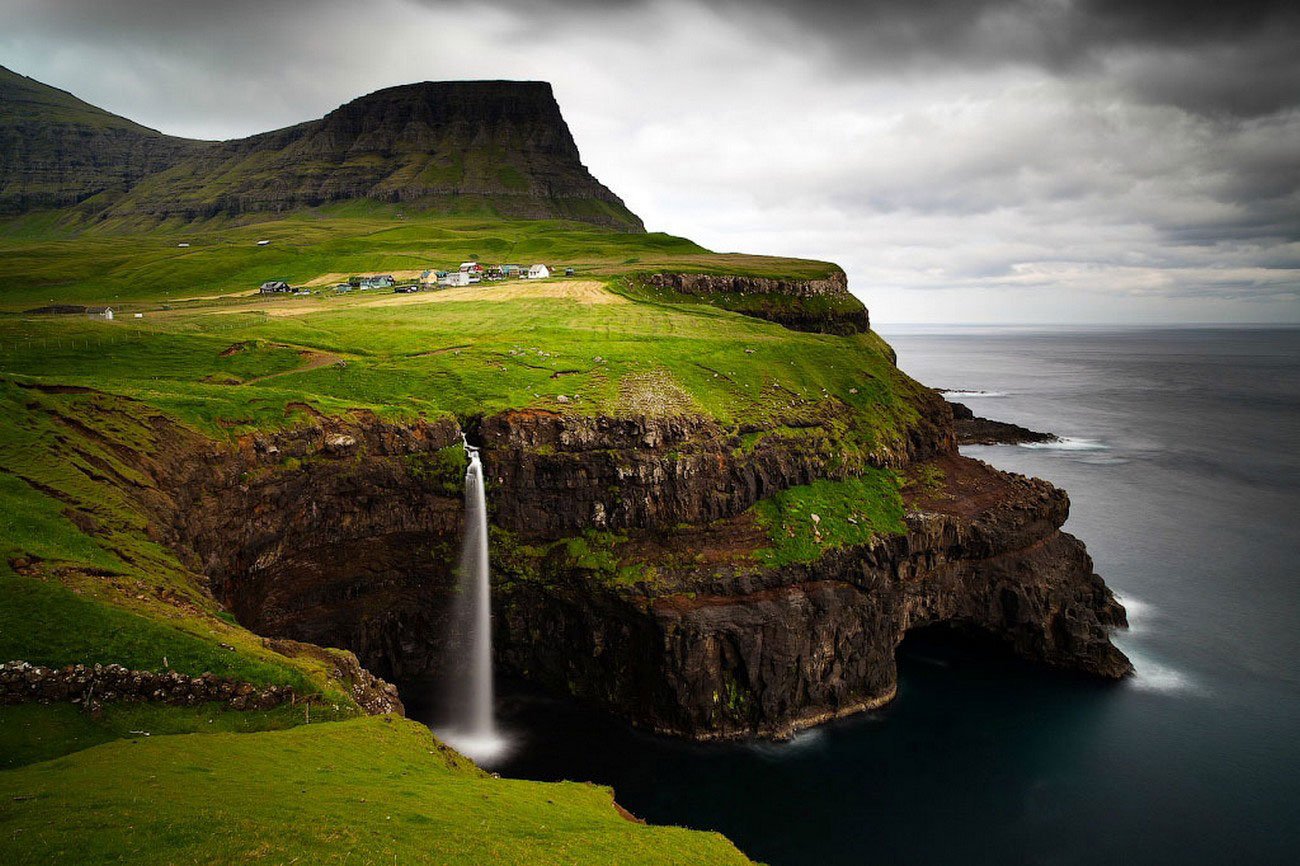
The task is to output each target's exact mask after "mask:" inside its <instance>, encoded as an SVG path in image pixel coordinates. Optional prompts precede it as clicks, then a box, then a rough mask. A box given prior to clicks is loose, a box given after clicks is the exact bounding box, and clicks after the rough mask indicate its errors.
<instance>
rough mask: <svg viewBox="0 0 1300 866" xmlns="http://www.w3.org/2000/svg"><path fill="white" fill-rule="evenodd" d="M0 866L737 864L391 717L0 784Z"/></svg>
mask: <svg viewBox="0 0 1300 866" xmlns="http://www.w3.org/2000/svg"><path fill="white" fill-rule="evenodd" d="M0 803H3V806H2V807H0V853H3V856H4V861H5V862H6V863H13V864H23V863H33V864H35V863H39V864H46V863H54V862H73V861H75V862H107V861H127V862H132V863H236V862H248V861H262V862H269V863H290V862H299V863H393V862H398V863H411V862H415V863H446V864H459V863H464V864H483V863H520V864H546V863H628V864H632V863H661V864H662V863H682V864H686V863H693V864H706V863H717V864H726V863H745V862H747V861H746V860H745V858H744V857H743V856H742V855H741V854H740V853H739V852H737V851H736V850H735V848H734V847H732V846H731V845H730V843H728V842H727V841H726V840H725V839H724V838H722V837H721V836H719V835H718V834H715V833H700V832H695V831H688V830H682V829H676V828H666V827H649V826H645V825H641V824H638V823H635V822H633V821H629V820H627V819H626V818H624V817H622V816H620V815H619V814H618V813H617V812H616V811H615V809H614V806H613V803H612V802H611V792H610V791H609V789H607V788H599V787H595V786H592V785H583V784H573V783H558V784H539V783H536V782H521V781H514V780H506V779H494V778H492V777H490V776H487V775H485V774H483V773H481V772H479V771H477V770H475V769H473V768H472V767H471V766H467V765H466V764H465V763H464V762H463V759H457V758H456V757H455V756H454V755H453V754H452V753H449V752H445V751H442V750H441V749H440V748H439V747H438V745H437V744H436V743H435V741H434V740H433V738H432V737H431V736H430V734H429V732H428V730H427V729H425V728H423V727H422V726H420V725H418V724H416V723H414V722H408V721H406V720H403V719H393V718H391V717H379V718H367V719H359V720H356V721H351V722H340V723H332V724H325V725H302V726H298V727H295V728H293V729H290V730H286V731H277V732H272V733H255V734H204V735H198V734H190V735H178V736H166V737H149V738H137V739H133V740H124V741H117V742H114V743H109V744H106V745H101V746H98V747H96V748H92V749H88V750H85V751H81V752H78V753H77V754H74V755H70V756H68V757H64V758H59V759H57V760H54V761H48V762H44V763H40V764H34V765H31V766H27V767H23V768H20V769H16V770H9V771H6V772H3V773H0Z"/></svg>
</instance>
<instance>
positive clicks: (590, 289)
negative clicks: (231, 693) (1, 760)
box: [0, 206, 921, 863]
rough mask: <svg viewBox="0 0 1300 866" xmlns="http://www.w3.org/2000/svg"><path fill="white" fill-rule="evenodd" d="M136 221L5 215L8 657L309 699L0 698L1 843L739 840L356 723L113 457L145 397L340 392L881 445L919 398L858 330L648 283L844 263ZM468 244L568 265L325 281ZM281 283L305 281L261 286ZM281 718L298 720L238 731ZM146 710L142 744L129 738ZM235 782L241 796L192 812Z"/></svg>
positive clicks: (162, 856)
mask: <svg viewBox="0 0 1300 866" xmlns="http://www.w3.org/2000/svg"><path fill="white" fill-rule="evenodd" d="M133 228H134V227H133V226H132V224H131V223H130V222H129V221H122V222H117V223H105V224H102V225H99V226H95V227H90V226H87V225H77V224H71V223H66V222H60V221H58V220H52V219H50V218H45V217H25V218H20V219H18V220H15V221H11V222H9V223H7V224H5V226H4V232H3V233H2V235H0V308H3V309H4V310H6V312H0V523H2V524H3V525H2V527H0V528H2V529H3V533H2V535H3V543H2V545H0V547H2V548H3V549H0V656H3V657H5V658H6V659H9V658H23V659H26V660H28V661H32V662H39V663H42V664H47V665H64V664H71V663H76V662H82V663H94V662H102V663H110V662H111V663H119V664H123V665H126V666H128V667H133V668H137V669H148V670H158V669H162V668H163V666H164V665H165V666H168V667H170V668H171V669H173V670H180V671H181V672H183V673H187V674H191V675H193V674H198V673H201V672H203V671H212V672H214V673H220V674H223V675H228V676H232V677H235V678H238V679H242V680H246V681H249V682H255V683H268V684H288V685H292V686H293V687H294V688H295V689H296V690H297V691H298V692H300V693H302V694H305V695H312V696H315V697H316V699H317V700H316V703H314V704H313V709H311V711H310V721H311V724H310V725H309V726H306V725H305V724H304V723H306V722H307V721H308V712H307V711H306V710H305V709H303V708H294V707H283V708H280V709H278V710H273V711H255V712H245V713H237V712H234V711H228V710H224V709H222V708H221V707H219V706H215V705H214V706H200V707H187V708H180V707H168V706H152V705H150V706H135V707H129V706H124V705H119V706H113V705H109V706H107V707H106V708H105V711H104V713H103V715H102V716H100V717H97V718H92V717H90V716H87V715H86V714H84V713H82V712H81V711H80V710H77V709H73V708H72V707H70V706H68V705H62V706H30V705H24V706H17V707H7V708H0V741H3V742H4V744H5V747H6V750H7V754H8V755H9V758H8V766H10V767H11V768H12V769H8V770H5V771H4V772H0V790H3V791H4V794H5V796H6V797H12V798H18V799H17V800H14V801H13V802H15V803H18V804H19V805H21V808H12V809H8V810H6V811H5V813H4V815H3V817H0V838H3V840H4V844H5V845H6V846H10V845H11V843H13V842H14V840H21V841H22V842H23V843H24V844H21V845H19V846H18V848H17V849H16V854H15V856H14V857H13V858H10V859H14V861H15V862H24V859H23V858H26V859H27V860H30V861H32V862H35V861H37V860H44V859H48V858H49V857H51V856H57V855H59V854H60V852H61V851H62V852H64V855H65V856H66V851H67V850H68V849H65V848H63V847H60V846H62V845H65V844H67V843H65V842H62V841H60V836H59V834H58V833H49V834H46V835H45V836H44V837H42V838H41V839H40V840H39V841H38V842H37V843H36V844H30V845H29V844H26V843H28V842H30V840H31V839H32V838H33V835H32V834H29V831H30V830H31V829H32V828H35V827H37V826H41V827H46V826H50V825H49V824H48V823H47V822H51V821H53V822H54V825H53V826H55V827H64V828H66V827H67V822H68V821H70V820H71V818H69V817H68V816H72V815H77V816H83V817H84V816H88V819H87V820H86V821H84V822H82V823H81V825H80V829H79V830H78V832H77V834H76V836H75V837H72V838H75V839H76V840H77V842H76V844H78V845H84V846H88V847H86V848H84V850H87V851H99V852H102V853H104V854H105V855H107V854H109V853H113V854H122V855H130V856H133V857H136V856H139V857H145V858H146V859H147V858H149V857H152V858H153V859H154V860H156V861H159V862H164V861H172V860H176V859H188V858H189V857H191V856H192V855H194V854H195V853H196V852H199V851H201V850H202V851H207V852H209V853H208V854H207V858H208V859H212V860H220V859H222V858H223V857H229V858H237V857H242V856H245V855H252V854H255V853H259V852H261V853H262V854H263V855H265V856H269V857H271V858H272V859H277V858H280V857H281V856H282V854H284V853H285V852H287V851H289V850H292V851H293V852H294V853H298V852H306V853H307V854H308V855H311V856H314V857H315V859H330V858H335V859H340V858H341V857H342V856H343V855H344V854H346V852H347V851H349V850H355V851H356V852H357V853H358V854H361V853H366V855H367V856H371V855H373V854H375V852H377V851H381V850H382V851H383V852H386V853H385V856H389V853H388V852H396V853H399V854H402V853H403V852H414V851H416V850H417V848H418V847H419V846H425V850H424V856H425V857H426V858H431V859H435V860H446V861H448V862H456V861H455V859H454V858H453V856H452V852H463V854H462V856H463V857H464V858H465V862H481V860H482V859H485V858H488V857H490V856H497V857H499V858H500V859H502V860H504V861H506V862H561V861H564V862H569V861H573V860H578V861H584V862H589V861H598V860H619V861H620V862H639V861H641V860H645V861H647V862H648V861H651V860H654V861H656V862H663V861H668V862H720V863H721V862H743V860H742V858H741V857H740V855H738V854H737V853H736V852H735V850H734V849H733V848H731V847H730V845H729V844H727V843H726V842H725V840H721V839H720V838H719V837H716V836H707V835H701V834H690V833H686V832H684V831H675V830H655V829H651V828H645V827H642V826H640V825H637V824H634V823H630V822H628V821H626V820H624V819H622V818H620V817H618V815H617V814H616V813H615V812H614V811H613V809H612V807H611V805H610V803H609V794H608V792H605V791H601V790H599V789H594V788H590V787H585V786H560V787H554V786H541V785H530V784H526V783H516V782H503V781H499V780H493V779H490V778H486V777H483V776H481V775H480V774H477V773H475V772H474V771H472V770H470V769H467V768H465V767H463V766H460V765H459V764H457V763H456V761H455V759H454V758H449V757H447V756H446V754H445V753H443V752H442V751H441V750H440V749H439V748H438V747H437V746H436V745H435V744H434V742H433V741H432V740H431V739H430V738H429V737H428V735H427V733H424V732H421V731H419V730H417V729H416V726H413V725H410V724H408V723H406V722H402V721H397V720H394V721H391V722H387V721H383V720H374V719H370V720H356V721H347V719H350V718H353V717H355V716H357V715H359V713H360V710H359V708H358V707H357V705H356V704H355V703H354V702H353V701H352V699H351V698H350V696H349V694H348V691H347V684H346V683H344V682H341V681H340V680H339V679H338V678H337V675H336V670H335V666H334V665H333V664H332V663H331V660H330V657H329V656H323V657H322V656H316V655H310V654H307V655H297V656H290V655H284V654H282V653H280V652H278V651H276V649H275V648H273V647H270V646H268V645H266V644H264V643H263V642H262V641H261V640H260V639H259V638H258V637H257V636H256V635H253V634H251V633H249V632H248V631H246V630H244V629H243V628H241V627H240V626H239V625H238V624H236V623H234V622H233V621H232V619H231V618H230V617H229V615H228V614H226V613H225V612H224V611H222V610H221V609H220V607H219V606H218V605H217V604H216V602H215V601H214V600H213V599H212V597H211V596H210V595H209V594H208V593H207V592H206V590H205V589H204V583H203V578H202V577H201V576H200V575H198V574H196V573H194V572H192V571H190V570H189V569H188V568H187V567H186V566H185V565H184V564H183V563H181V562H180V561H178V560H177V558H176V557H175V555H174V554H173V553H172V552H171V551H169V550H168V549H167V548H166V547H164V546H162V545H161V544H160V543H158V541H157V540H156V538H155V536H154V534H153V533H152V532H151V530H150V527H149V526H148V521H147V520H146V519H145V518H144V517H143V516H142V515H140V514H139V513H138V512H137V511H136V510H135V509H134V508H133V506H132V503H131V502H130V500H129V497H126V496H125V495H124V494H123V491H124V490H126V489H129V488H130V486H131V485H143V484H148V483H149V482H148V479H146V478H142V477H139V476H138V475H136V474H134V473H133V470H132V469H131V468H130V465H129V461H125V460H123V459H122V457H123V454H124V453H128V452H130V451H132V450H138V449H139V448H141V447H143V446H142V444H141V443H142V442H144V441H146V440H145V438H144V435H143V433H142V431H143V430H144V429H145V426H142V425H148V424H149V423H150V422H149V419H150V418H151V417H152V416H154V415H161V416H164V417H166V418H168V419H170V420H172V421H175V422H179V423H181V424H182V425H184V426H186V427H188V428H190V429H192V430H194V431H196V432H198V433H201V434H202V435H203V436H206V437H208V438H210V439H213V440H219V441H221V440H229V439H231V438H233V437H237V436H239V435H240V434H243V433H247V432H251V431H258V430H273V429H278V428H284V427H289V426H293V425H296V424H299V423H302V422H304V421H305V420H307V419H308V417H309V416H310V415H312V414H314V413H324V414H328V415H338V414H344V413H348V412H351V411H354V410H358V409H360V410H367V411H370V412H374V413H375V414H377V415H379V416H381V417H384V418H387V419H391V420H413V419H417V418H421V417H422V418H424V419H427V420H433V419H435V418H438V417H445V416H456V417H458V418H461V419H465V418H469V417H474V416H479V415H483V414H487V413H492V412H496V411H501V410H506V409H523V408H531V409H542V410H547V411H551V412H557V413H578V414H584V415H615V416H620V415H637V414H659V415H680V414H688V415H704V416H707V417H709V418H711V419H713V420H715V421H716V422H718V423H719V424H720V425H722V426H723V427H724V428H725V429H728V430H730V431H732V432H733V433H735V434H736V435H737V436H741V435H742V431H745V432H744V433H743V437H745V441H750V440H752V439H753V438H754V437H756V436H761V435H763V432H762V431H764V430H791V429H796V428H797V429H799V430H807V431H819V432H818V435H821V436H825V437H833V438H834V439H835V441H837V442H839V443H841V444H842V447H843V448H845V449H850V450H853V451H855V452H862V451H864V450H865V449H871V448H877V447H883V446H888V445H889V444H890V443H896V442H898V441H900V440H902V439H904V438H905V437H906V435H907V432H908V430H909V428H910V426H911V425H912V424H913V423H914V422H915V421H916V418H917V412H916V399H917V395H918V394H920V393H921V391H920V386H919V385H917V384H916V383H914V382H912V381H911V380H910V379H908V378H907V377H906V376H905V375H903V374H902V373H900V372H899V371H898V370H897V369H896V368H895V367H894V365H893V363H892V361H891V353H890V351H889V348H888V346H886V345H885V344H884V342H883V341H882V340H880V338H879V337H877V336H876V335H874V334H870V333H861V334H854V335H851V336H832V335H828V334H819V333H803V332H796V331H791V330H788V329H786V328H783V327H781V326H780V325H777V324H774V323H771V322H767V321H762V320H760V319H756V318H752V317H750V316H746V315H742V314H740V313H737V312H734V311H732V310H729V309H726V308H725V306H726V305H725V304H723V303H718V300H719V299H715V298H710V297H707V296H705V297H699V296H691V297H686V296H675V295H657V296H656V295H653V294H647V293H646V292H645V291H644V290H643V289H642V288H641V287H640V286H639V283H638V276H639V275H641V274H644V273H646V272H655V271H658V270H671V271H678V272H696V273H739V274H749V275H754V276H765V277H775V278H780V279H791V280H807V279H819V278H823V277H825V276H826V274H827V273H829V272H831V271H832V270H833V266H832V265H829V264H826V263H820V262H803V261H790V260H784V259H772V258H765V257H759V256H736V255H718V254H714V253H710V252H708V251H707V250H704V249H702V248H700V247H698V246H696V245H695V244H692V243H690V242H689V241H685V240H683V239H680V238H674V237H671V236H667V235H654V234H649V235H631V234H624V233H619V232H616V231H609V230H601V229H598V228H594V227H591V226H586V225H581V224H575V223H563V222H546V221H542V222H531V223H525V222H502V221H484V220H477V219H468V218H456V219H451V218H435V217H433V216H430V215H423V216H415V215H409V214H408V215H404V218H399V217H398V215H397V213H396V211H395V210H394V209H391V208H387V207H381V206H365V207H362V206H347V207H343V208H338V209H336V210H334V211H317V212H311V213H299V214H295V215H293V216H290V217H286V218H283V219H277V220H272V221H267V222H261V223H257V224H242V223H240V222H238V221H234V220H229V219H220V220H211V221H208V222H206V223H199V224H188V225H174V226H172V225H168V226H164V227H161V228H157V229H154V230H152V231H150V232H147V233H140V232H137V231H134V230H133ZM258 239H270V240H271V241H272V243H271V244H269V245H267V246H264V247H259V246H257V245H256V240H258ZM179 243H189V244H190V246H189V247H178V246H177V244H179ZM472 257H477V258H479V259H480V260H482V261H484V262H486V263H493V262H504V261H518V262H520V263H522V264H530V263H532V262H533V261H545V262H547V263H549V264H553V265H559V266H561V267H563V266H565V265H570V266H573V267H575V268H576V269H577V272H578V273H577V274H576V275H575V276H574V277H572V278H563V277H559V278H554V279H551V280H544V281H527V282H523V281H511V282H506V283H484V284H481V285H476V286H470V287H465V288H458V289H448V290H442V291H436V292H421V293H418V294H413V295H397V294H392V293H390V292H379V291H375V292H352V293H348V294H338V293H335V292H334V291H333V290H332V289H331V288H330V286H331V285H332V284H333V283H334V282H336V281H337V280H338V279H340V278H341V277H346V276H347V275H348V274H350V273H375V272H402V271H406V272H412V271H419V270H423V269H425V268H429V267H449V266H454V265H455V264H457V263H458V262H459V261H463V260H467V259H469V258H472ZM271 278H284V279H289V280H290V281H292V282H294V283H295V284H301V285H308V286H310V287H311V294H309V295H307V296H302V297H298V296H278V297H262V296H256V295H253V294H251V292H252V290H253V288H254V287H255V286H256V285H257V284H258V283H260V282H262V281H263V280H266V279H271ZM50 303H56V304H83V305H96V304H111V305H113V306H114V308H115V310H116V312H117V317H116V318H115V319H114V320H113V321H107V320H105V319H103V318H102V317H92V316H87V315H81V314H70V315H69V314H63V315H50V314H41V313H30V312H23V311H24V310H30V309H32V308H34V307H40V306H45V305H48V304H50ZM136 312H138V313H140V314H141V318H138V319H137V318H135V317H134V315H133V314H134V313H136ZM81 389H85V390H81ZM789 505H790V504H789V503H785V502H781V503H774V506H773V507H778V508H779V507H788V506H789ZM818 507H820V506H818ZM775 513H776V512H774V514H775ZM833 513H834V512H831V511H828V512H827V514H828V515H831V514H833ZM777 517H779V514H777ZM773 519H776V517H774V518H773ZM797 553H798V551H795V552H794V553H791V554H790V555H791V556H795V555H796V554H797ZM49 624H55V625H54V627H50V625H49ZM282 728H292V730H286V731H283V732H281V733H268V734H255V733H251V732H253V731H257V730H275V729H282ZM140 730H147V731H150V732H151V733H154V734H155V735H157V736H155V737H151V738H149V739H147V740H144V739H140V738H139V736H138V735H135V737H134V740H133V739H132V737H133V735H132V733H131V732H133V731H140ZM190 732H192V733H190ZM223 732H224V733H223ZM163 735H168V736H163ZM170 735H175V736H170ZM123 738H126V739H125V741H122V740H123ZM97 744H103V745H97ZM182 752H183V753H184V754H186V755H187V756H188V757H187V760H186V761H184V762H177V761H176V756H177V755H178V754H179V753H182ZM60 755H67V757H64V758H61V759H58V760H54V761H50V760H47V759H51V758H57V757H58V756H60ZM32 762H36V763H32ZM19 764H30V766H28V767H26V768H17V767H16V765H19ZM250 768H254V769H250ZM249 773H256V774H257V784H256V785H253V784H252V783H251V782H250V780H249V778H248V775H247V774H249ZM110 777H112V778H114V779H115V780H117V781H118V782H120V781H121V780H123V779H126V780H128V781H130V784H129V785H120V784H115V785H106V784H104V782H105V780H106V779H108V778H110ZM133 786H134V787H133ZM128 789H129V790H134V791H137V792H143V793H142V794H139V796H140V797H141V799H140V800H139V801H132V800H131V795H129V794H126V793H122V792H123V791H127V790H128ZM227 801H229V802H232V803H238V804H239V805H240V806H241V807H245V808H243V809H242V811H241V810H239V809H235V807H233V806H232V809H235V811H232V812H231V813H230V814H227V813H226V812H225V811H222V810H221V809H218V810H217V811H216V812H213V811H212V810H211V809H208V808H207V807H206V804H209V803H213V802H216V803H223V802H227ZM245 801H247V802H245ZM362 801H365V803H367V804H370V806H372V807H373V808H366V807H362V806H361V805H360V804H361V802H362ZM141 804H144V805H141ZM149 804H154V806H153V807H152V808H151V807H150V805H149ZM286 804H288V805H287V806H286ZM380 804H382V806H381V805H380ZM399 807H400V808H399ZM484 810H487V811H484ZM236 811H238V812H239V814H235V812H236ZM380 811H382V812H383V814H382V815H380V814H379V813H380ZM390 816H391V821H392V822H393V823H389V818H390ZM483 821H487V822H488V823H487V824H483V823H482V822H483ZM123 827H136V828H137V831H139V832H143V831H141V830H140V828H143V827H151V828H153V830H151V831H150V832H151V833H152V832H153V831H158V834H160V835H158V836H157V837H156V838H161V839H163V842H162V843H161V844H160V845H157V846H156V847H154V848H150V849H148V850H144V849H142V848H141V847H140V846H141V845H142V844H143V843H140V842H139V841H138V840H139V839H143V838H145V836H138V835H134V834H133V833H130V832H127V831H126V830H123V829H122V828H123ZM484 827H488V828H491V832H488V831H487V830H484V829H482V828H484ZM232 828H233V830H232ZM18 831H22V833H19V832H18ZM151 838H154V837H151ZM214 840H216V841H215V842H214ZM218 843H219V845H223V846H226V847H224V848H221V847H217V848H212V847H208V848H203V846H204V845H208V846H211V845H213V844H218ZM430 845H432V846H433V847H432V848H429V847H428V846H430ZM439 846H442V847H439ZM443 853H445V854H446V857H443V856H442V855H443ZM476 858H477V859H476ZM200 859H203V857H200ZM285 859H287V858H285ZM354 859H355V858H354ZM363 859H364V858H363Z"/></svg>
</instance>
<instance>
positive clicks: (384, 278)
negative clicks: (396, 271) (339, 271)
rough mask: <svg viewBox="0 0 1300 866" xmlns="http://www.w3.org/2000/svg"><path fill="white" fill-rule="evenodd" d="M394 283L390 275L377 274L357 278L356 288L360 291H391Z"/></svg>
mask: <svg viewBox="0 0 1300 866" xmlns="http://www.w3.org/2000/svg"><path fill="white" fill-rule="evenodd" d="M349 282H351V280H349ZM396 282H397V281H396V280H394V279H393V275H392V274H377V275H375V276H371V277H358V278H357V287H358V288H362V289H391V288H392V287H393V284H394V283H396Z"/></svg>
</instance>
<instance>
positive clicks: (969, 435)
mask: <svg viewBox="0 0 1300 866" xmlns="http://www.w3.org/2000/svg"><path fill="white" fill-rule="evenodd" d="M952 417H953V423H954V426H955V428H956V430H957V443H958V444H959V445H1024V444H1039V443H1043V442H1059V441H1060V437H1059V436H1057V435H1055V434H1053V433H1039V432H1038V431H1036V430H1030V429H1029V428H1028V427H1021V426H1020V425H1019V424H1010V423H1008V422H1006V421H993V420H990V419H988V418H981V417H979V416H978V415H976V414H975V412H974V411H973V410H972V409H971V408H970V407H969V406H967V405H966V404H965V403H957V402H955V401H954V402H953V403H952Z"/></svg>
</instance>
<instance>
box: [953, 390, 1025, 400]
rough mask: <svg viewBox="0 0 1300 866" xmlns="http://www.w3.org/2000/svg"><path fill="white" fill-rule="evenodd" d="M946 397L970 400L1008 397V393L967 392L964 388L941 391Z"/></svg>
mask: <svg viewBox="0 0 1300 866" xmlns="http://www.w3.org/2000/svg"><path fill="white" fill-rule="evenodd" d="M939 393H940V394H942V395H943V396H944V397H956V398H957V399H959V400H968V399H973V398H975V397H1008V396H1010V395H1009V394H1007V392H1006V391H967V390H965V389H963V388H953V389H949V390H947V391H940V392H939Z"/></svg>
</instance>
